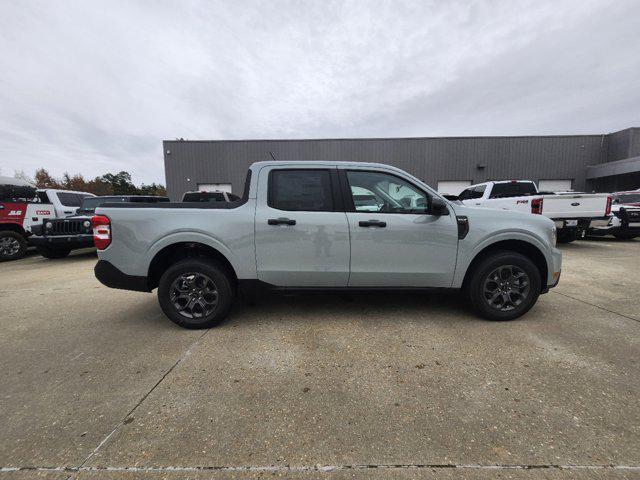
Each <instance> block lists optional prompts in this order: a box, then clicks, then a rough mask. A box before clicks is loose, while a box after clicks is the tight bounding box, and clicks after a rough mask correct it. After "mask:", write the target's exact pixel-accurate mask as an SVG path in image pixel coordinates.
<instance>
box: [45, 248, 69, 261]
mask: <svg viewBox="0 0 640 480" xmlns="http://www.w3.org/2000/svg"><path fill="white" fill-rule="evenodd" d="M38 253H39V254H40V255H42V256H43V257H44V258H50V259H55V258H64V257H66V256H68V255H69V254H70V253H71V249H70V248H61V247H38Z"/></svg>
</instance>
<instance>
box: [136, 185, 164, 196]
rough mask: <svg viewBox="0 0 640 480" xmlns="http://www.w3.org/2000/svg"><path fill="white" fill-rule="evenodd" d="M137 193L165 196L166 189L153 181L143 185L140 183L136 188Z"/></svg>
mask: <svg viewBox="0 0 640 480" xmlns="http://www.w3.org/2000/svg"><path fill="white" fill-rule="evenodd" d="M138 193H139V194H140V195H157V196H159V197H166V196H167V189H166V188H165V187H164V185H160V184H156V183H155V182H154V183H152V184H151V185H145V184H144V183H142V184H141V185H140V188H138Z"/></svg>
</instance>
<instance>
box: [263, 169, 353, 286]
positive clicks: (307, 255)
mask: <svg viewBox="0 0 640 480" xmlns="http://www.w3.org/2000/svg"><path fill="white" fill-rule="evenodd" d="M257 194H258V197H257V206H256V216H255V241H256V265H257V270H258V279H259V280H262V281H264V282H267V283H270V284H272V285H277V286H288V287H344V286H347V282H348V279H349V225H348V223H347V217H346V214H345V212H344V211H343V206H342V198H341V196H340V191H339V185H338V175H337V170H336V169H335V168H318V167H310V168H303V167H301V168H278V167H276V166H269V167H264V168H263V169H262V170H260V173H259V178H258V192H257Z"/></svg>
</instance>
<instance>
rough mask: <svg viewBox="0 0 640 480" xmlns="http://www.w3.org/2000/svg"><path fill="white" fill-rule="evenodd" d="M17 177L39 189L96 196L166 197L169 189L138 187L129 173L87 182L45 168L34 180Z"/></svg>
mask: <svg viewBox="0 0 640 480" xmlns="http://www.w3.org/2000/svg"><path fill="white" fill-rule="evenodd" d="M16 177H19V178H22V179H24V180H27V181H30V182H32V183H34V184H35V186H36V187H37V188H57V189H61V190H76V191H79V192H89V193H93V194H95V195H100V196H102V195H159V196H166V195H167V189H166V188H165V187H164V185H161V184H157V183H155V182H154V183H152V184H150V185H145V184H144V183H142V184H140V186H139V187H136V186H135V185H134V184H133V182H132V181H131V174H130V173H129V172H125V171H122V172H118V173H105V174H104V175H101V176H99V177H95V178H94V179H92V180H86V179H85V178H84V177H83V176H82V174H80V173H76V174H73V175H70V174H69V173H66V172H65V173H64V175H62V178H55V177H53V176H51V175H50V174H49V172H48V171H47V170H45V169H44V168H39V169H38V170H36V173H35V175H34V176H33V178H29V177H28V176H27V175H25V174H24V173H23V172H16Z"/></svg>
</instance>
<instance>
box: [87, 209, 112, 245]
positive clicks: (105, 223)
mask: <svg viewBox="0 0 640 480" xmlns="http://www.w3.org/2000/svg"><path fill="white" fill-rule="evenodd" d="M91 224H92V225H93V244H94V245H95V246H96V248H97V249H98V250H104V249H105V248H107V247H108V246H109V244H110V243H111V221H110V220H109V217H106V216H104V215H94V216H93V217H92V218H91Z"/></svg>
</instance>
